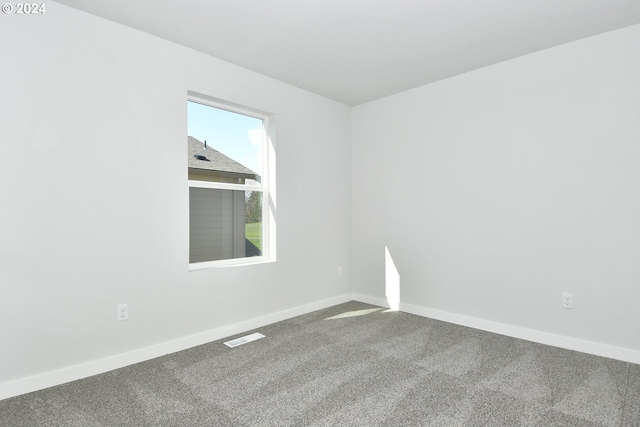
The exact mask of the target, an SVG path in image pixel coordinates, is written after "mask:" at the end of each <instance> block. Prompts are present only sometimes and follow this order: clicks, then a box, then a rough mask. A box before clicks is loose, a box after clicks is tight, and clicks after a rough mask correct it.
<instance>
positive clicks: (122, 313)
mask: <svg viewBox="0 0 640 427" xmlns="http://www.w3.org/2000/svg"><path fill="white" fill-rule="evenodd" d="M127 319H129V304H118V322H122V321H123V320H127Z"/></svg>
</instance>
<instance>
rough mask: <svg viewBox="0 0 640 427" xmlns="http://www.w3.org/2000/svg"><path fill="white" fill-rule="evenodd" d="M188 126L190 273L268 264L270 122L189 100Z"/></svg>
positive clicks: (196, 98)
mask: <svg viewBox="0 0 640 427" xmlns="http://www.w3.org/2000/svg"><path fill="white" fill-rule="evenodd" d="M187 123H188V126H187V128H188V135H187V150H186V151H187V158H188V162H187V163H188V177H189V265H190V268H201V267H208V266H216V265H232V264H241V263H248V262H257V261H265V260H267V259H268V255H269V245H268V243H269V233H268V230H269V227H268V224H269V210H268V206H269V203H268V200H269V192H268V186H267V181H268V177H269V170H268V165H269V162H268V161H267V160H268V153H269V146H270V144H268V141H269V138H268V135H269V133H268V129H267V125H268V117H267V116H266V115H263V114H260V113H257V112H255V111H252V110H249V109H245V108H242V107H238V106H234V105H230V104H224V103H221V102H218V101H216V100H213V99H210V98H206V97H200V96H195V95H191V94H190V96H189V98H188V101H187Z"/></svg>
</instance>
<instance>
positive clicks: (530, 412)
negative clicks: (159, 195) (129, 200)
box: [0, 302, 640, 427]
mask: <svg viewBox="0 0 640 427" xmlns="http://www.w3.org/2000/svg"><path fill="white" fill-rule="evenodd" d="M250 332H252V331H250ZM258 332H261V333H263V334H264V335H266V338H263V339H261V340H258V341H255V342H252V343H248V344H245V345H242V346H239V347H237V348H234V349H229V348H227V347H226V346H224V345H223V344H222V341H217V342H213V343H210V344H206V345H203V346H199V347H196V348H193V349H190V350H186V351H182V352H180V353H176V354H172V355H168V356H164V357H160V358H158V359H154V360H151V361H148V362H145V363H140V364H137V365H134V366H130V367H127V368H123V369H118V370H115V371H112V372H108V373H105V374H102V375H98V376H95V377H91V378H87V379H84V380H81V381H76V382H73V383H69V384H65V385H62V386H57V387H53V388H50V389H46V390H41V391H38V392H34V393H30V394H27V395H24V396H19V397H15V398H11V399H6V400H3V401H0V425H2V426H10V427H21V426H29V427H31V426H47V427H50V426H78V427H93V426H96V427H97V426H181V427H188V426H198V427H202V426H367V427H369V426H394V427H396V426H509V427H514V426H625V427H626V426H635V427H638V426H640V365H634V364H630V363H625V362H620V361H615V360H611V359H606V358H602V357H596V356H591V355H587V354H583V353H578V352H573V351H568V350H562V349H558V348H554V347H548V346H544V345H540V344H534V343H531V342H527V341H522V340H518V339H514V338H508V337H505V336H501V335H496V334H492V333H488V332H483V331H478V330H475V329H470V328H465V327H461V326H456V325H452V324H448V323H445V322H440V321H435V320H430V319H426V318H422V317H418V316H413V315H410V314H406V313H398V312H389V311H387V310H384V309H381V308H378V307H374V306H370V305H367V304H362V303H358V302H350V303H347V304H342V305H338V306H335V307H332V308H329V309H326V310H321V311H317V312H314V313H311V314H307V315H304V316H300V317H296V318H293V319H290V320H287V321H283V322H279V323H276V324H273V325H270V326H267V327H264V328H260V329H258ZM241 335H245V334H241ZM231 338H233V337H231ZM224 341H226V339H225V340H224Z"/></svg>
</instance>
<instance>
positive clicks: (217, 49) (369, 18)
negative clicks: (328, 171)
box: [57, 0, 640, 105]
mask: <svg viewBox="0 0 640 427" xmlns="http://www.w3.org/2000/svg"><path fill="white" fill-rule="evenodd" d="M57 1H58V2H59V3H63V4H66V5H69V6H72V7H74V8H77V9H80V10H83V11H86V12H89V13H92V14H94V15H98V16H101V17H104V18H107V19H110V20H112V21H115V22H119V23H121V24H124V25H127V26H130V27H133V28H136V29H139V30H142V31H145V32H147V33H150V34H153V35H156V36H158V37H161V38H164V39H167V40H171V41H173V42H176V43H179V44H181V45H184V46H188V47H191V48H193V49H196V50H199V51H201V52H204V53H207V54H209V55H212V56H215V57H217V58H220V59H223V60H225V61H228V62H231V63H234V64H237V65H240V66H243V67H245V68H248V69H250V70H254V71H257V72H259V73H261V74H265V75H267V76H271V77H274V78H276V79H278V80H281V81H284V82H287V83H290V84H292V85H295V86H298V87H300V88H303V89H306V90H309V91H311V92H314V93H317V94H320V95H323V96H326V97H328V98H331V99H334V100H337V101H340V102H342V103H345V104H348V105H357V104H360V103H363V102H367V101H371V100H374V99H377V98H380V97H383V96H387V95H391V94H393V93H397V92H401V91H404V90H408V89H411V88H414V87H418V86H422V85H424V84H427V83H431V82H434V81H437V80H440V79H444V78H447V77H451V76H454V75H457V74H461V73H464V72H467V71H471V70H474V69H477V68H481V67H484V66H487V65H490V64H495V63H497V62H501V61H505V60H507V59H511V58H515V57H517V56H521V55H525V54H528V53H531V52H535V51H538V50H541V49H545V48H548V47H552V46H556V45H559V44H562V43H566V42H569V41H573V40H577V39H580V38H584V37H588V36H591V35H595V34H598V33H602V32H605V31H610V30H614V29H617V28H622V27H625V26H628V25H632V24H637V23H640V0H189V1H185V0H57ZM639 49H640V47H639Z"/></svg>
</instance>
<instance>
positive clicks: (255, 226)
mask: <svg viewBox="0 0 640 427" xmlns="http://www.w3.org/2000/svg"><path fill="white" fill-rule="evenodd" d="M262 236H263V227H262V191H242V190H222V189H211V188H198V187H191V188H189V262H190V263H196V262H205V261H217V260H225V259H234V258H245V257H253V256H261V255H262Z"/></svg>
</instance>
